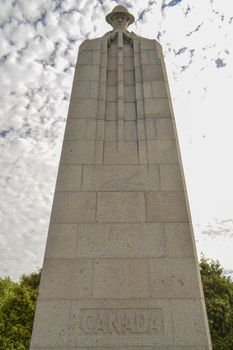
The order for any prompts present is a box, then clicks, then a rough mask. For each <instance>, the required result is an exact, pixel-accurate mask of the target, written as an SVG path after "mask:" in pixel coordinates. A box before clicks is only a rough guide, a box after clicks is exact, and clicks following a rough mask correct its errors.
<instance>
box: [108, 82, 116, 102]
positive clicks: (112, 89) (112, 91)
mask: <svg viewBox="0 0 233 350" xmlns="http://www.w3.org/2000/svg"><path fill="white" fill-rule="evenodd" d="M106 98H107V101H108V102H116V101H117V87H116V86H111V85H110V86H108V87H107V97H106Z"/></svg>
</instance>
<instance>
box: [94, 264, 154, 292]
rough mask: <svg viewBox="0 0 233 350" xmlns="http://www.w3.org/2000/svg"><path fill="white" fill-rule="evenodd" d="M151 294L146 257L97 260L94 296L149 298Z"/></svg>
mask: <svg viewBox="0 0 233 350" xmlns="http://www.w3.org/2000/svg"><path fill="white" fill-rule="evenodd" d="M149 295H150V284H149V276H148V264H147V260H146V259H130V260H129V259H100V260H99V261H96V262H95V265H94V273H93V297H94V298H111V299H121V298H122V299H123V298H148V297H149Z"/></svg>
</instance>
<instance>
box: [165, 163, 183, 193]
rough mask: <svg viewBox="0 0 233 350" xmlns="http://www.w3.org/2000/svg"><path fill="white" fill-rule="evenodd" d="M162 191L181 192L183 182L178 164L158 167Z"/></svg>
mask: <svg viewBox="0 0 233 350" xmlns="http://www.w3.org/2000/svg"><path fill="white" fill-rule="evenodd" d="M160 177H161V189H162V191H183V190H184V187H183V182H182V177H181V172H180V166H179V164H161V165H160Z"/></svg>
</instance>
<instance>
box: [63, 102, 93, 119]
mask: <svg viewBox="0 0 233 350" xmlns="http://www.w3.org/2000/svg"><path fill="white" fill-rule="evenodd" d="M96 114H97V100H96V99H94V98H86V99H82V98H80V99H73V100H72V103H71V105H70V108H69V116H70V117H72V118H96Z"/></svg>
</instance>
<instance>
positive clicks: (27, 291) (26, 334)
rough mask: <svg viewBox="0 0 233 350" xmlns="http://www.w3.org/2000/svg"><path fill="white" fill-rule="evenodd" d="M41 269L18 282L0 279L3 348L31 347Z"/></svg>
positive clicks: (23, 349)
mask: <svg viewBox="0 0 233 350" xmlns="http://www.w3.org/2000/svg"><path fill="white" fill-rule="evenodd" d="M39 281H40V272H34V273H32V274H30V275H28V276H26V275H23V276H22V277H21V278H20V281H19V283H15V282H12V281H11V280H10V278H8V277H7V278H4V279H0V349H1V350H28V349H29V346H30V339H31V333H32V324H33V318H34V313H35V308H36V301H37V296H38V287H39Z"/></svg>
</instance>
